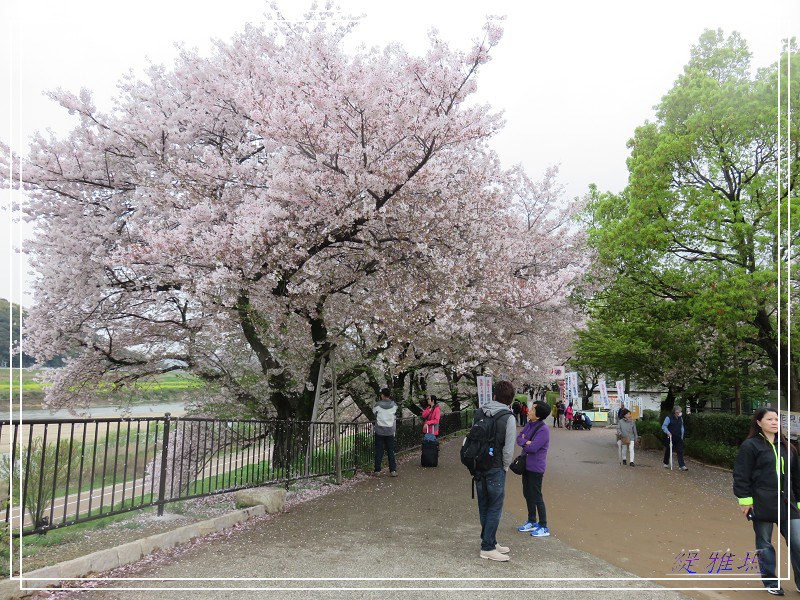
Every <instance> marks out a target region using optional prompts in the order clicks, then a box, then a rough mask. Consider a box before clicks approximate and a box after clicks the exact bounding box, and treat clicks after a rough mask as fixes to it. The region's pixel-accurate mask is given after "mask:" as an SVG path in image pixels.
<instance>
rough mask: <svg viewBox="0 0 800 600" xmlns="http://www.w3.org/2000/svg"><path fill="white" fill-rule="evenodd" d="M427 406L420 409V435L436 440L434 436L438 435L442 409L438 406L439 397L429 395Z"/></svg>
mask: <svg viewBox="0 0 800 600" xmlns="http://www.w3.org/2000/svg"><path fill="white" fill-rule="evenodd" d="M427 403H428V406H427V408H425V410H423V411H422V420H423V422H424V425H423V426H422V435H423V437H425V438H426V439H429V440H431V441H436V436H438V435H439V421H440V419H441V418H442V409H441V408H439V399H438V398H437V397H436V396H434V395H430V396H428V398H427Z"/></svg>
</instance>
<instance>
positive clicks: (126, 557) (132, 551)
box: [117, 541, 144, 566]
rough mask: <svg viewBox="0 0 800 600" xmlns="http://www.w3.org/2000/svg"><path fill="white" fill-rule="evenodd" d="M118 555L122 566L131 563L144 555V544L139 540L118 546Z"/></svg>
mask: <svg viewBox="0 0 800 600" xmlns="http://www.w3.org/2000/svg"><path fill="white" fill-rule="evenodd" d="M117 555H118V562H119V564H120V566H121V565H129V564H131V563H133V562H136V561H137V560H139V559H140V558H142V556H144V555H143V554H142V545H141V544H140V543H139V542H138V541H137V542H130V543H129V544H123V545H122V546H117Z"/></svg>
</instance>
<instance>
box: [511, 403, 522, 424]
mask: <svg viewBox="0 0 800 600" xmlns="http://www.w3.org/2000/svg"><path fill="white" fill-rule="evenodd" d="M511 412H512V413H514V423H515V424H516V425H519V424H520V420H519V416H520V414H522V409H521V407H520V405H519V400H514V402H512V403H511Z"/></svg>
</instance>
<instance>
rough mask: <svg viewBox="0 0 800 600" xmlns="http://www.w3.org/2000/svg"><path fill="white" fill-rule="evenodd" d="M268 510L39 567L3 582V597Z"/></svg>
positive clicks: (253, 510)
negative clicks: (20, 576)
mask: <svg viewBox="0 0 800 600" xmlns="http://www.w3.org/2000/svg"><path fill="white" fill-rule="evenodd" d="M266 512H267V511H266V509H265V507H264V506H262V505H260V506H251V507H250V508H245V509H243V510H237V511H235V512H232V513H228V514H226V515H222V516H220V517H215V518H213V519H208V520H206V521H198V522H197V523H191V524H189V525H184V526H183V527H179V528H177V529H173V530H172V531H165V532H164V533H157V534H155V535H151V536H149V537H146V538H142V539H141V540H137V541H135V542H129V543H127V544H123V545H122V546H117V547H115V548H107V549H105V550H98V551H97V552H92V553H91V554H87V555H86V556H81V557H79V558H75V559H72V560H68V561H65V562H62V563H58V564H55V565H52V566H49V567H44V568H41V569H36V570H35V571H31V572H30V573H26V574H24V576H23V577H22V578H19V577H16V578H14V579H7V580H5V581H2V582H0V599H3V600H5V599H7V598H24V597H25V596H29V595H30V594H32V593H33V592H35V591H37V589H22V588H23V587H25V588H44V587H51V586H56V585H57V584H58V583H59V582H60V581H62V580H66V579H81V578H83V577H88V576H89V575H91V574H92V573H102V572H104V571H108V570H110V569H116V568H117V567H122V566H124V565H128V564H131V563H134V562H136V561H138V560H141V559H142V558H143V557H145V556H147V555H148V554H152V553H153V552H156V551H157V550H166V549H168V548H173V547H175V546H178V545H180V544H185V543H186V542H188V541H190V540H192V539H194V538H197V537H202V536H205V535H209V534H211V533H216V532H218V531H223V530H225V529H230V528H231V527H233V526H234V525H237V524H239V523H242V522H244V521H247V520H248V519H250V518H251V517H258V516H261V515H265V514H266Z"/></svg>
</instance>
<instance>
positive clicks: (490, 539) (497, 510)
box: [475, 468, 506, 550]
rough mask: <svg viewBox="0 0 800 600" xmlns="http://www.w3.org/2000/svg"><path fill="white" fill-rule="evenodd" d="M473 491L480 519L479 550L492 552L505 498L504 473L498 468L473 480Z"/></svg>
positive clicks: (495, 543)
mask: <svg viewBox="0 0 800 600" xmlns="http://www.w3.org/2000/svg"><path fill="white" fill-rule="evenodd" d="M475 491H476V493H477V494H478V513H479V514H480V517H481V550H494V547H495V546H496V545H497V527H498V526H499V525H500V515H502V514H503V500H505V497H506V472H505V471H504V470H503V469H499V468H498V469H489V470H488V471H486V472H485V473H484V474H483V476H482V477H481V478H480V479H475Z"/></svg>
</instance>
